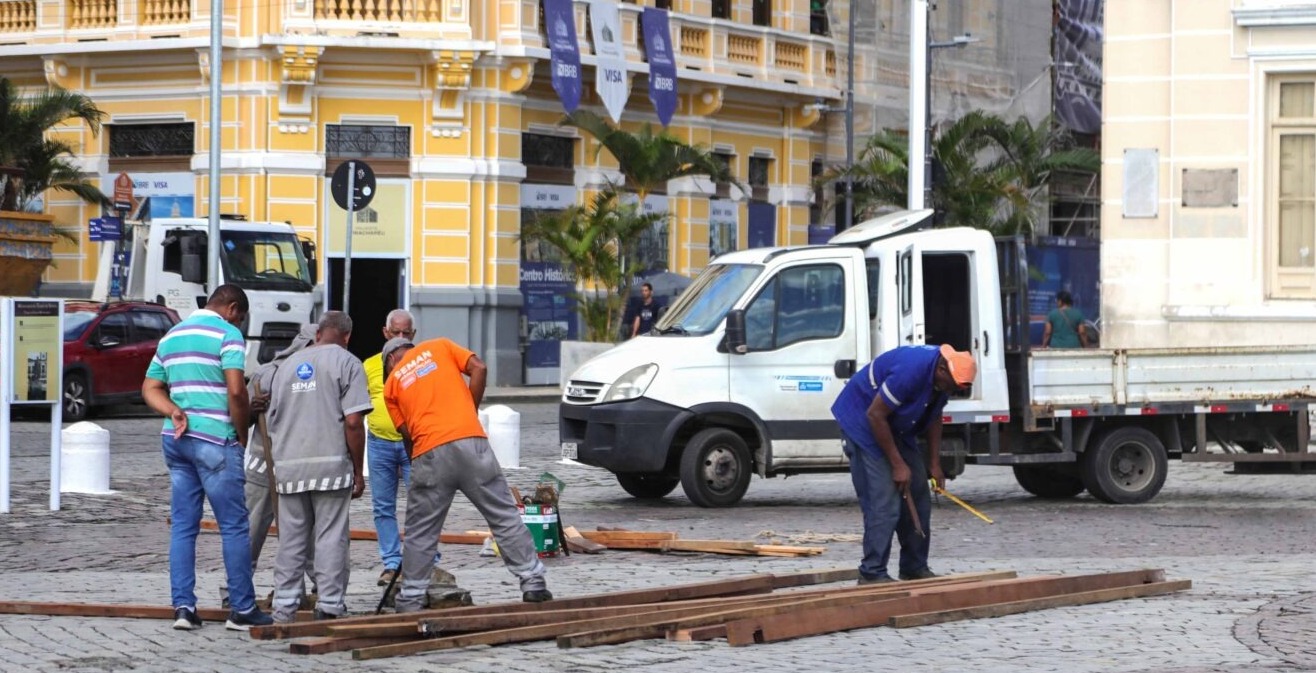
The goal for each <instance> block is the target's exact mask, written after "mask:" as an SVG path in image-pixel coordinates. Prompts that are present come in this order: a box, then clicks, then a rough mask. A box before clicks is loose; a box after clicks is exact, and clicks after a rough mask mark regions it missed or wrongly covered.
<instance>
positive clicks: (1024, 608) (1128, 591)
mask: <svg viewBox="0 0 1316 673" xmlns="http://www.w3.org/2000/svg"><path fill="white" fill-rule="evenodd" d="M1191 588H1193V583H1192V580H1172V581H1168V582H1152V583H1150V584H1135V585H1132V586H1127V587H1116V588H1113V589H1098V590H1096V591H1081V592H1078V593H1072V594H1062V595H1059V596H1046V597H1044V598H1033V599H1029V600H1022V601H1010V602H1006V603H993V604H991V605H982V606H979V607H973V608H961V609H958V610H939V611H937V612H921V613H915V614H908V615H896V616H895V617H892V618H891V620H890V621H889V622H888V625H889V626H892V627H894V628H897V629H903V628H908V627H911V626H927V625H929V624H943V623H945V622H954V621H960V620H964V619H981V618H983V617H1004V616H1005V615H1014V614H1019V613H1021V612H1031V611H1034V610H1047V609H1051V608H1061V607H1069V606H1073V605H1089V604H1092V603H1106V602H1109V601H1118V600H1122V599H1125V598H1145V597H1147V596H1160V595H1163V594H1170V593H1174V592H1176V591H1187V590H1188V589H1191Z"/></svg>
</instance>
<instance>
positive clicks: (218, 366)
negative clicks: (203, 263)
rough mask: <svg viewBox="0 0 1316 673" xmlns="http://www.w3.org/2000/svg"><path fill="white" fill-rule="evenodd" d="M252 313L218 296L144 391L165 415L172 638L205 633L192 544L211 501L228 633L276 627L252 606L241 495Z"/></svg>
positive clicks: (234, 290) (234, 292) (166, 347)
mask: <svg viewBox="0 0 1316 673" xmlns="http://www.w3.org/2000/svg"><path fill="white" fill-rule="evenodd" d="M247 310H248V303H247V294H246V293H245V292H243V291H242V288H240V287H238V286H236V285H221V286H219V287H218V288H216V289H215V292H214V293H213V294H211V295H210V300H209V301H208V302H207V303H206V307H205V308H204V309H199V310H197V311H196V312H195V313H193V314H192V315H190V316H188V317H187V319H186V320H184V321H183V322H180V323H178V324H177V325H175V326H174V328H173V329H171V330H169V333H168V334H166V335H165V337H164V338H163V339H161V340H160V345H159V347H158V348H157V349H156V352H155V357H154V358H152V359H151V366H150V367H149V368H148V369H147V370H146V380H145V381H143V382H142V397H143V398H144V399H145V400H146V403H147V404H148V405H150V407H151V408H152V409H154V410H155V411H156V412H158V413H160V414H163V415H164V416H165V422H164V429H163V432H162V443H163V445H164V458H165V465H167V466H168V467H169V482H170V492H171V502H170V513H171V515H172V516H171V521H172V525H171V528H170V540H169V589H170V593H171V594H172V600H173V606H174V618H175V619H174V628H175V629H180V630H192V629H195V628H199V627H200V626H201V618H200V617H197V614H196V537H197V533H198V532H199V531H200V528H201V508H202V502H203V499H206V498H208V499H209V500H210V509H211V510H213V511H214V513H215V519H216V520H217V521H218V522H219V532H220V535H221V537H222V539H223V554H224V569H225V571H227V574H228V589H229V600H230V602H231V605H232V608H233V609H232V612H230V613H229V617H228V621H227V622H226V626H227V628H229V629H230V630H234V631H245V630H247V629H250V628H251V627H252V626H263V625H267V624H271V623H273V620H272V619H271V618H270V617H269V615H266V614H265V613H263V612H261V611H260V610H259V609H258V608H257V607H256V591H255V589H254V588H253V586H252V580H251V575H252V568H251V542H250V540H251V538H250V536H249V533H248V530H247V525H248V523H247V505H246V501H245V497H244V493H243V484H244V476H243V464H242V454H243V450H244V447H245V446H246V444H247V429H248V428H249V427H250V421H249V419H250V415H251V406H250V402H249V400H248V397H247V385H246V381H245V380H244V377H243V365H244V362H245V360H246V344H245V342H244V341H243V338H242V332H241V331H240V330H239V329H238V327H237V325H239V324H241V323H242V321H243V319H245V318H246V316H247Z"/></svg>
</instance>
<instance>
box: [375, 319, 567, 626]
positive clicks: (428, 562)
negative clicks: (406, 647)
mask: <svg viewBox="0 0 1316 673" xmlns="http://www.w3.org/2000/svg"><path fill="white" fill-rule="evenodd" d="M381 355H382V356H383V359H384V378H385V383H384V405H385V406H386V407H388V413H389V416H390V417H392V419H393V425H394V426H396V427H397V429H398V432H399V433H400V434H401V435H402V441H403V443H404V444H405V445H406V447H407V451H408V452H409V453H410V454H411V486H410V487H409V488H408V490H407V515H406V516H407V522H406V526H407V535H406V538H405V539H404V540H403V543H402V587H401V589H400V590H399V591H398V597H397V601H396V606H397V611H398V612H415V611H418V610H420V609H421V608H423V607H424V602H425V592H426V590H427V589H428V588H429V582H430V574H431V570H432V569H433V567H434V552H435V551H436V550H437V545H438V540H439V534H440V533H442V532H443V521H444V519H446V518H447V516H448V508H449V507H451V506H452V498H453V496H454V495H456V493H457V491H461V492H462V494H463V495H465V496H466V498H467V499H468V500H470V501H471V504H472V505H475V508H476V509H478V510H479V511H480V514H481V515H483V516H484V519H485V521H487V522H488V523H489V530H490V531H492V532H493V536H494V540H495V541H497V542H498V548H499V550H500V551H501V552H502V555H503V562H504V563H506V564H507V569H508V570H510V571H511V572H512V574H513V575H516V576H517V578H519V579H520V580H521V600H523V601H525V602H527V603H540V602H543V601H547V600H552V598H553V594H551V593H549V591H548V587H547V584H546V583H545V581H544V572H545V569H544V564H543V562H541V561H540V560H539V555H538V554H537V553H536V551H535V542H534V540H533V539H532V538H531V537H530V531H529V529H527V528H526V526H525V524H524V523H523V522H522V521H521V513H520V512H519V511H518V510H517V508H516V503H515V502H513V501H512V493H511V490H510V489H509V488H508V487H507V479H506V478H505V477H504V476H503V470H502V468H501V467H499V466H498V459H497V458H495V457H494V452H493V449H492V448H491V447H490V446H489V439H488V437H487V436H486V435H485V434H484V427H483V426H482V425H480V417H479V411H478V410H479V406H480V400H482V399H483V398H484V386H485V377H486V370H485V366H484V362H482V361H481V360H480V358H479V357H477V356H476V355H475V353H472V352H471V351H468V350H466V349H465V348H462V347H461V346H458V345H457V344H455V343H453V342H452V341H449V340H448V339H430V340H428V341H422V342H420V344H418V345H416V344H412V343H411V341H409V340H407V339H406V338H405V337H394V338H392V339H389V340H388V343H386V344H384V349H383V352H382V353H381ZM465 377H470V381H469V383H468V382H467V380H466V378H465Z"/></svg>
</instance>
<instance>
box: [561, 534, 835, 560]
mask: <svg viewBox="0 0 1316 673" xmlns="http://www.w3.org/2000/svg"><path fill="white" fill-rule="evenodd" d="M565 532H566V534H567V542H568V543H571V542H572V541H573V540H572V538H573V537H574V536H573V533H574V534H575V536H579V537H580V538H583V539H585V540H588V541H590V542H593V543H595V544H599V545H603V546H604V547H605V548H607V549H626V550H637V549H646V550H652V551H665V552H669V551H688V552H705V553H709V554H730V555H733V556H817V555H818V554H821V553H823V552H824V551H827V548H826V547H796V546H790V545H771V544H758V543H756V542H754V541H753V540H683V539H681V538H680V536H678V535H677V534H676V533H669V532H650V531H633V530H597V531H592V530H587V531H577V530H576V529H574V528H568V529H567V530H566V531H565ZM572 551H575V549H573V550H572Z"/></svg>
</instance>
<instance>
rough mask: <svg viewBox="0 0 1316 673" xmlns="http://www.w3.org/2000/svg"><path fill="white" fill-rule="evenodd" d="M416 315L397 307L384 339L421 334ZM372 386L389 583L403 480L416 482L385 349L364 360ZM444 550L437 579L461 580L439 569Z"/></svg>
mask: <svg viewBox="0 0 1316 673" xmlns="http://www.w3.org/2000/svg"><path fill="white" fill-rule="evenodd" d="M415 324H416V323H415V318H413V317H412V315H411V312H410V311H407V310H406V309H401V308H397V309H393V310H392V311H389V313H388V316H387V317H386V318H385V319H384V339H385V340H386V341H387V340H389V339H394V338H402V339H406V340H411V339H413V338H415V336H416V327H415ZM363 365H364V366H365V370H366V385H367V386H368V387H369V388H370V402H371V404H372V405H373V407H374V408H373V409H371V411H370V414H369V415H367V416H366V457H367V459H368V463H369V466H370V509H371V512H372V513H373V515H374V518H375V534H376V535H377V537H378V538H379V560H380V561H382V562H383V564H384V571H383V572H382V573H380V575H379V580H378V582H377V584H378V585H379V586H381V587H382V586H388V585H389V583H391V582H392V581H393V578H394V576H396V575H397V573H398V569H399V568H401V567H402V538H401V536H400V534H399V531H398V517H397V511H398V485H399V484H402V485H404V486H405V485H409V484H410V483H411V456H410V455H408V453H407V447H406V446H405V445H404V444H403V443H402V435H401V434H398V429H397V428H396V427H394V425H393V419H392V418H389V415H388V408H387V407H385V406H384V354H383V353H376V354H375V355H372V356H370V357H368V358H366V361H365V362H364V363H363ZM442 555H443V554H442V552H438V553H436V554H435V555H434V581H435V583H436V584H441V585H455V584H456V583H457V580H456V578H455V577H453V576H452V574H451V573H449V572H447V571H446V570H443V569H442V568H439V560H440V558H441V557H442Z"/></svg>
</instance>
